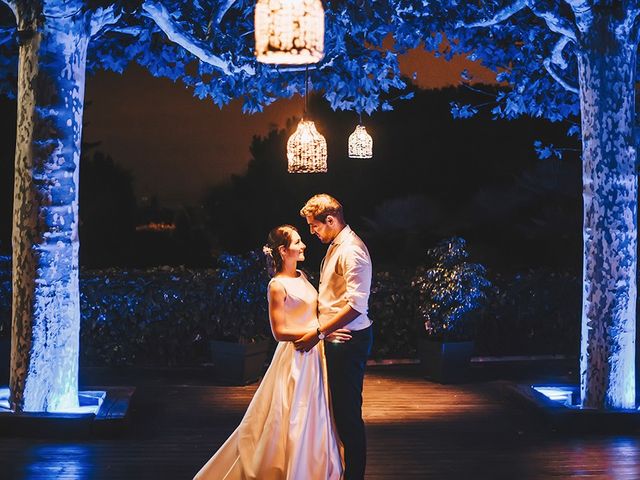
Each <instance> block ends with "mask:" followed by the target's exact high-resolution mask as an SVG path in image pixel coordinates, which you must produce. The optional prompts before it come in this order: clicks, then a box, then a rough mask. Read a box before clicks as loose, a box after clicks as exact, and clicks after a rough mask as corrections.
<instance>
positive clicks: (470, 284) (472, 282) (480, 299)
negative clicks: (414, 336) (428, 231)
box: [412, 237, 491, 383]
mask: <svg viewBox="0 0 640 480" xmlns="http://www.w3.org/2000/svg"><path fill="white" fill-rule="evenodd" d="M427 255H428V257H429V259H430V263H429V265H428V266H426V267H421V268H419V269H418V272H417V273H416V276H415V277H414V279H413V280H412V286H413V287H414V289H415V295H416V308H415V311H416V315H417V316H418V320H419V321H420V322H421V323H422V324H423V325H424V329H425V330H424V331H425V334H426V335H425V336H424V337H423V338H421V339H419V344H418V353H419V356H420V364H421V366H422V369H423V372H424V374H425V376H426V377H428V378H431V379H433V380H436V381H438V382H442V383H449V382H455V381H460V380H464V379H465V378H467V376H468V372H469V365H470V359H471V354H472V353H473V336H474V335H473V334H474V320H475V319H476V317H477V316H478V313H479V310H480V308H481V307H482V305H483V303H484V301H485V300H486V297H487V292H488V290H489V288H490V287H491V283H490V282H489V280H488V279H487V278H486V269H485V268H484V266H482V265H480V264H477V263H470V262H467V258H468V256H469V254H468V252H467V250H466V248H465V241H464V240H463V239H462V238H459V237H453V238H450V239H446V240H444V241H442V242H440V243H439V244H438V245H437V246H436V247H435V248H432V249H430V250H428V252H427Z"/></svg>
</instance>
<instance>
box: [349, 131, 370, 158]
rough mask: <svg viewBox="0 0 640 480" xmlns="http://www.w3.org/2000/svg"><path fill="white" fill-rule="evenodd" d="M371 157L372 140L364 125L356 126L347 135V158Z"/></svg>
mask: <svg viewBox="0 0 640 480" xmlns="http://www.w3.org/2000/svg"><path fill="white" fill-rule="evenodd" d="M371 157H373V139H372V138H371V135H369V134H368V133H367V129H366V128H364V125H358V126H357V127H356V129H355V130H354V131H353V133H352V134H351V135H349V158H371Z"/></svg>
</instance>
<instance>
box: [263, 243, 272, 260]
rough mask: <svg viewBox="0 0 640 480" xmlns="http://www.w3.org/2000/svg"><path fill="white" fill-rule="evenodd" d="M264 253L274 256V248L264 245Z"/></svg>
mask: <svg viewBox="0 0 640 480" xmlns="http://www.w3.org/2000/svg"><path fill="white" fill-rule="evenodd" d="M262 253H264V254H265V255H269V256H270V257H272V256H273V250H271V247H267V246H266V245H265V246H264V247H262Z"/></svg>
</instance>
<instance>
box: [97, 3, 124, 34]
mask: <svg viewBox="0 0 640 480" xmlns="http://www.w3.org/2000/svg"><path fill="white" fill-rule="evenodd" d="M121 18H122V13H121V12H116V8H115V7H114V6H113V5H111V6H109V7H107V8H102V7H100V8H98V9H96V10H95V11H94V12H93V13H92V14H91V37H92V38H93V37H95V36H96V35H98V34H99V33H101V32H102V29H103V28H105V27H108V26H110V25H115V24H116V23H118V22H119V21H120V19H121Z"/></svg>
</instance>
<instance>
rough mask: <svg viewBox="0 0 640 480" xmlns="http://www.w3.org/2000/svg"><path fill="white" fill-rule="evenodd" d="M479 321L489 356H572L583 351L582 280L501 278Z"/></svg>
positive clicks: (483, 350)
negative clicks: (581, 345) (581, 323)
mask: <svg viewBox="0 0 640 480" xmlns="http://www.w3.org/2000/svg"><path fill="white" fill-rule="evenodd" d="M494 285H495V288H494V289H492V290H491V292H490V294H489V298H488V300H487V307H486V308H485V309H484V311H483V315H482V318H481V319H480V320H479V321H478V335H477V337H476V351H477V352H478V353H480V354H484V355H514V354H519V355H522V354H572V355H576V356H577V355H578V352H579V348H580V311H581V306H582V305H581V295H582V289H581V281H580V278H578V276H576V275H575V274H573V273H570V272H554V271H550V270H548V269H537V270H529V271H526V272H523V273H516V274H515V275H496V276H495V277H494Z"/></svg>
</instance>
